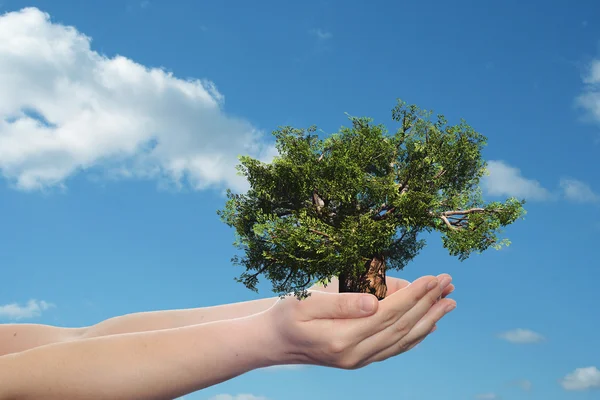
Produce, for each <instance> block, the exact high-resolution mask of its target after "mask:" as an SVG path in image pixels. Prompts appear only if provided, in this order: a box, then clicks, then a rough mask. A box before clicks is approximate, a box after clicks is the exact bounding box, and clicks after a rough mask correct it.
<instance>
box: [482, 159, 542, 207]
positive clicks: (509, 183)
mask: <svg viewBox="0 0 600 400" xmlns="http://www.w3.org/2000/svg"><path fill="white" fill-rule="evenodd" d="M487 170H488V171H489V175H488V176H485V177H483V179H482V181H481V187H482V188H483V190H484V191H485V192H486V193H487V194H489V195H491V196H514V197H517V198H524V199H526V200H547V199H549V198H550V197H551V196H550V192H549V191H548V190H546V189H545V188H543V187H542V185H540V183H539V182H538V181H535V180H533V179H527V178H525V177H523V176H522V175H521V171H520V170H519V169H518V168H515V167H511V166H510V165H508V164H506V163H505V162H503V161H494V160H492V161H488V166H487Z"/></svg>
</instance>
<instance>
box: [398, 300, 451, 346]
mask: <svg viewBox="0 0 600 400" xmlns="http://www.w3.org/2000/svg"><path fill="white" fill-rule="evenodd" d="M455 308H456V301H454V300H452V299H444V300H442V301H440V302H439V303H437V304H436V305H435V306H433V307H431V309H430V310H429V312H428V313H427V314H426V315H425V316H424V317H423V318H421V319H420V320H419V322H417V323H416V324H415V326H414V327H413V328H412V329H411V330H410V332H409V333H408V335H406V336H405V338H404V339H403V340H405V341H407V342H408V343H410V342H411V341H416V340H419V338H421V337H424V336H426V335H428V334H429V332H431V330H432V329H433V327H434V326H435V325H436V324H437V322H438V321H439V320H440V319H442V317H443V316H444V315H446V314H448V313H449V312H451V311H452V310H454V309H455Z"/></svg>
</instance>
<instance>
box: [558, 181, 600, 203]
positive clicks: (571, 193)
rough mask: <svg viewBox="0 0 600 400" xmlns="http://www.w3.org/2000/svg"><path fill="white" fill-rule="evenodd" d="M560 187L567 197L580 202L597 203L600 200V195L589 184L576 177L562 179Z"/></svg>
mask: <svg viewBox="0 0 600 400" xmlns="http://www.w3.org/2000/svg"><path fill="white" fill-rule="evenodd" d="M560 188H561V189H562V191H563V195H564V196H565V198H566V199H568V200H571V201H575V202H578V203H597V202H599V201H600V195H598V194H597V193H595V192H594V191H593V190H592V188H591V187H590V186H589V185H588V184H586V183H584V182H581V181H578V180H575V179H561V181H560Z"/></svg>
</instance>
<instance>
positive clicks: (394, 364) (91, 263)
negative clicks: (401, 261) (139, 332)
mask: <svg viewBox="0 0 600 400" xmlns="http://www.w3.org/2000/svg"><path fill="white" fill-rule="evenodd" d="M28 7H32V8H28ZM0 14H1V15H2V16H0V273H1V275H0V276H1V279H0V322H36V323H47V324H55V325H60V326H85V325H90V324H94V323H96V322H99V321H101V320H103V319H106V318H110V317H113V316H116V315H121V314H125V313H130V312H137V311H146V310H157V309H170V308H183V307H199V306H207V305H214V304H221V303H228V302H236V301H243V300H248V299H254V298H259V297H265V296H271V295H272V294H271V292H270V284H269V283H268V282H263V284H261V286H260V289H261V290H260V293H259V294H254V293H252V292H250V291H249V290H247V289H246V288H245V287H244V286H243V285H242V284H239V283H236V282H235V281H234V280H233V278H234V277H236V276H238V275H239V273H240V272H241V269H240V267H236V266H232V265H231V263H230V258H231V257H232V255H233V254H234V251H235V249H234V247H233V246H232V241H233V231H232V230H230V229H229V228H228V227H227V226H226V225H225V224H223V223H221V222H220V221H219V219H218V217H217V215H216V210H217V209H220V208H222V207H223V205H224V202H225V198H224V196H223V190H224V189H225V188H227V187H231V188H234V189H243V188H244V182H243V180H241V179H240V178H239V177H236V176H235V169H234V167H235V164H236V163H237V159H236V157H237V156H238V155H240V154H250V155H252V156H254V157H258V158H261V159H264V160H268V159H269V158H270V157H272V155H273V154H274V153H273V149H272V138H271V135H270V132H271V131H272V130H274V129H276V128H277V126H279V125H294V126H298V127H307V126H309V125H312V124H316V125H317V126H318V127H319V128H321V129H323V131H324V132H325V133H332V132H335V131H336V130H337V129H338V128H339V127H340V126H341V125H344V124H347V123H348V121H347V119H346V117H345V115H344V112H348V113H350V114H352V115H357V116H370V117H373V118H375V120H376V122H381V123H385V124H390V123H391V122H392V121H391V114H390V111H391V108H392V107H393V106H394V104H395V100H396V98H402V99H403V100H406V101H408V102H409V103H415V104H417V105H419V106H421V107H424V108H427V109H433V110H434V111H435V112H439V113H443V114H445V115H446V117H447V118H448V119H449V122H450V123H456V122H458V121H459V119H460V118H465V119H466V120H467V122H468V123H469V124H471V125H472V126H473V127H474V128H475V129H477V130H478V131H480V132H482V133H483V134H485V135H486V136H487V137H488V139H489V144H488V147H487V148H486V149H485V153H484V155H485V158H486V159H487V160H489V162H490V163H489V170H490V176H489V177H488V178H487V179H486V180H485V181H484V182H483V188H484V191H485V196H486V198H487V199H490V200H492V199H502V198H506V197H508V196H517V197H519V198H525V199H526V200H527V201H528V203H527V204H526V208H527V211H528V214H527V217H526V219H525V220H524V221H518V222H517V223H515V224H514V225H513V226H511V227H510V228H509V229H508V230H507V231H506V236H507V237H509V238H510V239H511V241H512V243H513V244H512V245H511V246H510V247H509V248H507V249H504V250H501V251H493V250H490V251H489V252H486V253H485V254H483V255H479V256H473V257H472V258H470V259H469V260H467V261H465V262H462V263H461V262H459V261H458V260H457V259H455V258H451V257H450V256H448V255H447V252H446V251H445V250H444V249H443V248H442V246H441V243H440V241H439V240H436V239H435V238H434V239H432V240H430V241H429V245H428V246H427V247H426V248H425V249H424V250H423V251H422V253H421V255H420V256H419V257H417V259H415V260H414V261H413V262H412V263H411V264H409V265H408V266H407V267H406V268H405V270H404V271H394V272H391V273H390V274H391V275H394V276H398V277H402V278H405V279H409V280H413V279H415V278H417V277H419V276H422V275H426V274H439V273H442V272H449V273H451V274H452V275H453V277H454V283H455V285H456V287H457V289H456V292H455V294H454V295H453V297H454V298H455V299H456V300H457V303H458V307H457V309H456V310H455V311H454V312H453V313H452V314H450V315H449V316H448V317H447V318H445V319H444V320H443V322H441V323H440V326H439V329H438V330H437V331H436V332H435V333H434V334H433V335H432V336H431V337H429V338H428V339H427V340H426V341H425V342H424V343H423V344H422V345H421V346H419V347H418V348H417V349H415V350H414V351H411V352H409V353H407V354H404V355H401V356H399V357H397V358H394V359H391V360H388V361H386V362H384V363H379V364H376V365H371V366H368V367H366V368H364V369H360V370H356V371H339V370H334V369H324V368H316V367H307V368H299V369H298V368H296V369H289V368H288V369H286V368H279V369H269V370H258V371H254V372H251V373H249V374H246V375H244V376H241V377H239V378H236V379H233V380H231V381H229V382H225V383H223V384H220V385H217V386H215V387H211V388H208V389H206V390H204V391H201V392H197V393H195V394H192V395H189V396H186V399H202V400H208V399H211V400H300V399H303V400H304V399H324V400H325V399H342V398H343V399H348V400H355V399H364V398H370V397H378V398H386V399H387V398H393V399H411V400H413V399H414V400H433V399H447V400H461V399H480V400H486V399H487V400H494V399H513V400H522V399H540V400H566V399H574V400H591V399H599V398H600V390H599V389H600V371H599V370H598V368H600V335H599V334H598V330H599V329H600V312H598V296H597V293H598V282H599V281H600V268H599V266H600V262H599V261H598V258H597V256H596V251H597V246H598V236H599V235H600V207H599V206H600V129H599V128H600V22H599V21H600V4H598V2H597V1H593V0H580V1H577V2H568V1H528V2H522V1H516V0H506V1H502V2H491V1H474V0H473V1H452V2H447V1H441V0H440V1H376V0H373V1H369V2H367V1H344V2H342V1H311V0H306V1H302V2H282V1H275V0H261V1H254V2H249V1H241V0H240V1H191V0H189V1H184V0H180V1H170V2H168V1H164V0H163V1H161V0H152V1H143V2H139V1H129V0H126V1H123V0H121V1H116V0H103V1H92V0H88V1H75V0H73V1H59V0H52V1H50V0H47V1H18V0H2V1H0ZM390 127H392V125H390ZM392 129H393V128H392Z"/></svg>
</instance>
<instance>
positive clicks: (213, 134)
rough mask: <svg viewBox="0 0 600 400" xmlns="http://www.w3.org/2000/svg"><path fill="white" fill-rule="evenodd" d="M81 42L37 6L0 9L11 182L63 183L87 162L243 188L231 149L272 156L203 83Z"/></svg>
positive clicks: (198, 185) (1, 118) (2, 137)
mask: <svg viewBox="0 0 600 400" xmlns="http://www.w3.org/2000/svg"><path fill="white" fill-rule="evenodd" d="M90 45H91V38H89V37H87V36H85V35H84V34H83V33H80V32H78V31H77V30H76V29H75V28H73V27H69V26H64V25H61V24H58V23H53V22H52V21H51V20H50V17H49V15H48V14H45V13H43V12H41V11H40V10H38V9H36V8H25V9H23V10H21V11H18V12H11V13H7V14H4V15H1V16H0V87H1V88H2V90H1V91H0V175H2V176H4V177H5V178H6V179H8V180H9V181H10V182H12V183H13V184H14V185H15V186H16V187H18V188H20V189H24V190H35V189H42V188H46V187H51V186H54V187H63V186H64V184H65V181H66V180H67V179H68V178H69V177H72V176H73V175H75V174H77V173H80V172H81V171H89V170H91V169H94V170H96V171H102V173H103V174H108V175H110V176H113V177H119V178H142V179H156V180H158V181H163V182H164V181H166V182H169V183H174V184H175V185H177V186H181V185H189V186H190V187H192V188H193V189H197V190H199V189H203V188H207V187H215V186H216V187H220V186H222V185H226V186H228V187H232V188H233V189H234V190H245V189H246V188H247V182H246V180H245V178H244V177H240V176H238V175H237V174H236V170H235V165H236V164H238V160H237V156H238V155H240V154H249V155H251V156H253V157H256V158H260V159H263V160H270V159H271V158H272V156H273V155H275V149H274V147H273V146H270V145H266V144H265V143H264V142H263V140H262V134H261V133H260V132H258V131H257V130H256V129H255V128H254V127H253V126H252V125H251V124H250V123H249V122H247V121H245V120H242V119H239V118H236V117H233V116H231V115H228V114H226V113H225V112H224V110H223V101H224V97H223V95H222V94H221V93H219V92H218V90H217V89H216V87H215V85H214V84H213V83H212V82H209V81H200V80H184V79H181V78H178V77H175V76H174V75H173V74H172V73H169V72H167V71H165V70H163V69H159V68H148V67H145V66H144V65H140V64H137V63H135V62H134V61H132V60H130V59H128V58H126V57H123V56H115V57H113V58H109V57H106V56H103V55H101V54H99V53H97V52H96V51H94V50H92V49H91V47H90Z"/></svg>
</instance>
